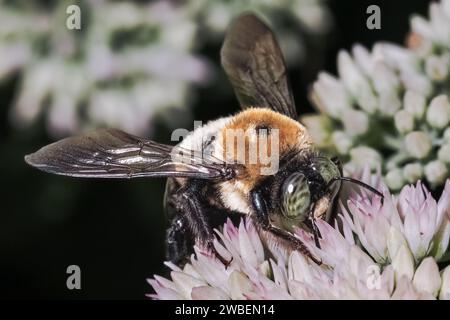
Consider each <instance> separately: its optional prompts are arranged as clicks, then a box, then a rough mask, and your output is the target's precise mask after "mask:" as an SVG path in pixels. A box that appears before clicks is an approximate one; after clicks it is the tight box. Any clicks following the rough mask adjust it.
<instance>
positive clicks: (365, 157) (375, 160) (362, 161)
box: [350, 146, 381, 170]
mask: <svg viewBox="0 0 450 320" xmlns="http://www.w3.org/2000/svg"><path fill="white" fill-rule="evenodd" d="M350 157H351V160H352V161H351V162H352V163H354V164H355V165H356V166H358V167H360V168H364V167H365V166H369V167H370V169H372V170H375V169H376V168H377V167H378V166H379V165H380V163H381V155H380V154H379V153H378V151H376V150H374V149H372V148H369V147H366V146H360V147H356V148H353V149H351V150H350Z"/></svg>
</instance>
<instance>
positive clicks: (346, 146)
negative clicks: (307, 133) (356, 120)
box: [331, 130, 353, 154]
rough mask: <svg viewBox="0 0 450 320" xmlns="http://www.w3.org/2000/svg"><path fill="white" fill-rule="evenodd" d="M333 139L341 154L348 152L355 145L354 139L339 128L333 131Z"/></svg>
mask: <svg viewBox="0 0 450 320" xmlns="http://www.w3.org/2000/svg"><path fill="white" fill-rule="evenodd" d="M331 140H332V142H333V144H334V146H335V147H336V150H337V152H338V153H339V154H347V153H348V150H350V148H351V147H352V145H353V141H352V139H351V138H350V137H349V136H348V135H347V134H346V133H345V132H343V131H340V130H337V131H335V132H333V133H332V135H331Z"/></svg>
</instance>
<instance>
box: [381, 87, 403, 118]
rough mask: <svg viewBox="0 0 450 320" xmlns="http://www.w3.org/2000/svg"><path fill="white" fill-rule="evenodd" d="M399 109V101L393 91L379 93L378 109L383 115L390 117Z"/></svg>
mask: <svg viewBox="0 0 450 320" xmlns="http://www.w3.org/2000/svg"><path fill="white" fill-rule="evenodd" d="M400 108H401V101H400V98H399V97H398V95H397V93H396V92H395V91H392V90H391V91H383V92H381V93H380V99H379V106H378V109H379V110H380V112H381V113H382V114H383V115H385V116H389V117H392V116H393V115H394V114H395V112H397V110H398V109H400Z"/></svg>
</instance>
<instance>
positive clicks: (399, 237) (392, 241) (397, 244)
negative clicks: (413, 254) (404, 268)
mask: <svg viewBox="0 0 450 320" xmlns="http://www.w3.org/2000/svg"><path fill="white" fill-rule="evenodd" d="M387 245H388V252H389V257H390V258H391V261H392V260H393V258H394V257H395V256H396V255H397V253H398V250H399V249H400V248H401V247H402V246H407V242H406V239H405V237H404V236H403V234H402V233H401V232H400V231H399V230H398V229H397V228H395V227H394V226H391V227H390V229H389V236H388V241H387Z"/></svg>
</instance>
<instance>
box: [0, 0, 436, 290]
mask: <svg viewBox="0 0 450 320" xmlns="http://www.w3.org/2000/svg"><path fill="white" fill-rule="evenodd" d="M428 3H429V1H426V0H414V1H406V0H405V1H387V0H386V1H361V0H352V1H350V0H345V1H339V0H335V1H330V3H329V6H330V8H331V11H332V14H333V16H334V19H335V21H334V27H333V30H332V32H331V34H330V36H329V37H328V38H327V41H326V43H325V44H324V45H325V46H326V48H327V49H326V55H325V57H324V59H323V61H318V60H319V59H320V57H318V56H316V55H313V56H310V57H308V61H311V64H309V63H307V65H312V66H317V65H320V64H321V63H322V69H324V70H327V71H330V72H332V73H335V71H336V65H335V62H336V54H337V52H338V50H339V49H340V48H344V49H349V48H351V46H352V44H354V43H355V42H359V43H362V44H363V45H365V46H367V47H369V48H370V47H371V46H372V45H373V43H374V42H376V41H380V40H386V41H392V42H395V43H403V42H404V39H405V36H406V34H407V31H408V29H409V17H410V15H411V14H412V13H419V14H421V15H427V7H428ZM371 4H377V5H379V6H380V7H381V24H382V28H381V30H368V29H367V28H366V19H367V17H368V15H367V14H366V8H367V6H369V5H371ZM219 49H220V45H219V44H218V45H217V46H214V45H213V46H210V47H207V48H205V49H204V50H203V51H202V52H200V53H202V54H205V55H207V56H209V57H210V58H211V59H212V60H213V61H214V62H215V63H216V64H217V65H218V64H219ZM316 74H317V69H315V68H313V69H311V68H306V69H304V70H301V68H300V67H298V68H292V69H291V70H290V77H291V84H292V87H293V89H294V90H293V91H294V94H295V98H296V101H297V105H298V108H299V111H301V112H306V111H311V107H310V105H309V103H308V101H307V99H306V98H305V97H306V90H307V88H308V84H311V83H312V82H313V80H314V79H315V76H316ZM221 77H222V78H223V77H224V74H223V73H222V74H220V75H219V79H218V80H219V81H217V82H216V83H212V84H211V85H210V86H207V87H205V88H200V89H199V93H198V97H197V101H196V103H195V105H194V108H193V113H194V117H193V118H194V119H201V120H203V121H205V120H210V119H214V118H217V117H220V116H223V115H228V114H230V113H233V112H236V111H238V105H237V102H236V101H235V100H234V99H233V96H232V95H231V88H230V87H229V86H227V85H225V86H224V85H223V82H222V81H220V80H221V79H220V78H221ZM17 84H18V78H16V79H13V81H7V82H5V83H0V104H1V105H2V107H1V108H0V170H1V186H2V188H1V193H0V200H1V205H0V297H2V298H13V299H17V298H38V299H48V298H59V299H61V298H62V299H78V298H87V299H109V298H112V299H142V298H144V294H145V293H149V292H151V287H150V286H149V285H148V284H147V283H146V281H145V279H146V278H148V277H151V276H153V274H167V268H165V267H164V266H163V263H162V262H163V261H164V236H165V227H166V220H165V217H164V214H163V209H162V198H163V193H164V180H163V179H157V180H146V179H135V180H131V181H130V180H123V181H117V180H114V181H104V180H81V179H70V178H66V177H60V176H53V175H47V174H44V173H42V172H39V171H37V170H33V169H32V168H30V167H28V166H26V165H25V163H24V161H23V156H24V155H25V154H27V153H30V152H33V151H35V150H36V149H38V148H39V147H41V146H43V145H45V144H48V143H50V142H51V139H50V138H49V137H48V136H47V134H46V131H45V126H44V119H41V121H40V122H38V123H36V124H35V125H33V127H30V128H28V129H26V130H17V129H16V128H11V127H10V125H9V123H8V108H9V105H10V103H11V99H12V98H13V93H14V90H15V88H16V86H17ZM300 106H301V107H300ZM152 125H153V126H155V127H156V130H155V132H156V134H155V136H153V137H152V138H154V139H155V140H157V141H160V142H166V143H168V142H169V137H170V131H169V129H168V128H167V127H166V126H165V125H163V122H162V121H158V120H156V121H155V123H154V124H152ZM186 125H187V128H189V124H186ZM191 126H192V125H191ZM190 129H191V128H190ZM71 264H76V265H79V266H80V268H81V279H82V280H81V285H82V289H81V290H72V291H70V290H68V289H67V288H66V278H67V274H66V268H67V266H69V265H71Z"/></svg>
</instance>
